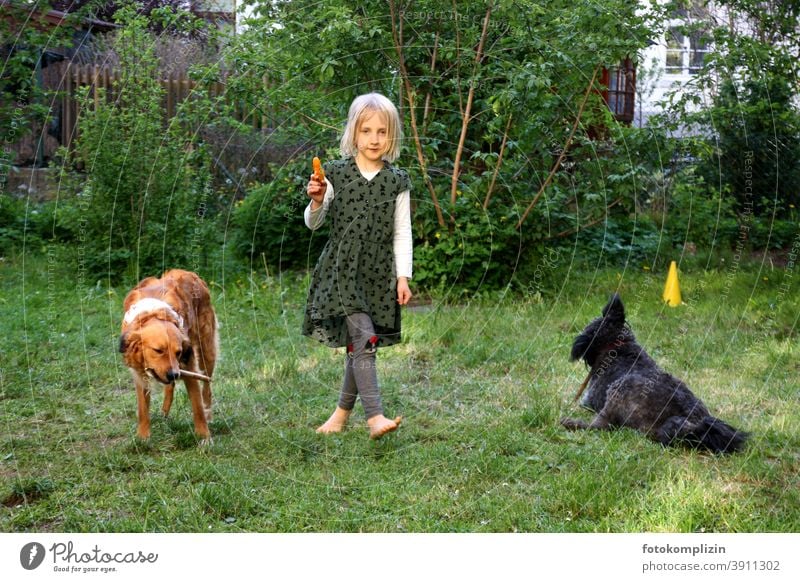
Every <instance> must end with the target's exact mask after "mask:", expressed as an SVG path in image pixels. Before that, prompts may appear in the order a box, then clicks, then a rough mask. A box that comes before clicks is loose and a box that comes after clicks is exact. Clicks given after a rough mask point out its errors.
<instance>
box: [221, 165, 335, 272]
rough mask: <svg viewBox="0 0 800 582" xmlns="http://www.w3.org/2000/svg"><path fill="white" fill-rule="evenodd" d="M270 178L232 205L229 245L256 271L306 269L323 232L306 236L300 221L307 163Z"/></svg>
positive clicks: (318, 248) (319, 247) (282, 169)
mask: <svg viewBox="0 0 800 582" xmlns="http://www.w3.org/2000/svg"><path fill="white" fill-rule="evenodd" d="M273 173H274V179H273V180H272V181H271V182H270V183H268V184H265V185H262V186H259V187H256V188H253V189H252V190H250V192H249V194H248V196H247V197H246V198H245V199H244V200H241V201H239V202H237V204H236V208H235V210H234V213H233V218H232V220H231V226H232V229H231V245H232V246H233V248H234V250H235V252H236V254H237V255H238V256H239V257H241V258H244V259H246V260H248V261H249V263H250V264H251V266H253V267H254V268H255V269H257V270H259V271H261V270H262V267H263V263H262V261H263V262H266V264H267V265H268V266H272V267H273V268H278V269H291V268H294V269H306V268H308V266H309V265H311V266H313V265H314V263H315V262H316V260H317V257H318V256H319V253H320V252H321V251H322V246H323V245H324V244H325V240H326V238H327V232H328V229H327V227H326V226H324V225H323V227H322V228H320V229H319V230H317V231H313V232H312V231H311V230H309V229H308V227H306V225H305V223H304V221H303V210H304V209H305V207H306V206H307V204H308V197H307V196H306V194H305V185H306V183H307V182H308V176H309V175H310V173H311V162H310V161H309V160H308V159H300V158H298V159H297V161H295V162H294V163H291V164H287V165H284V166H282V167H280V168H275V169H274V170H273ZM262 255H263V258H262Z"/></svg>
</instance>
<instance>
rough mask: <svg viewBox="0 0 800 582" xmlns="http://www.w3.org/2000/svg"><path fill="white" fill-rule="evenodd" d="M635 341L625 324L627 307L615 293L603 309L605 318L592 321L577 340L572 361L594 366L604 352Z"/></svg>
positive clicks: (573, 345) (573, 346) (573, 348)
mask: <svg viewBox="0 0 800 582" xmlns="http://www.w3.org/2000/svg"><path fill="white" fill-rule="evenodd" d="M633 339H634V337H633V332H631V330H630V328H629V327H628V326H627V325H626V324H625V306H624V305H623V304H622V299H620V298H619V295H617V294H616V293H614V295H613V296H612V297H611V299H610V300H609V301H608V304H606V306H605V307H604V308H603V316H602V317H598V318H597V319H594V320H592V322H591V323H589V325H587V326H586V328H585V329H584V330H583V331H582V332H581V333H580V335H578V337H576V338H575V341H574V342H573V344H572V354H571V355H570V361H573V362H574V361H575V360H584V361H585V362H586V363H587V364H589V366H594V363H595V362H596V361H597V358H598V357H599V356H601V355H602V354H603V353H604V352H607V351H610V350H612V349H615V348H618V347H620V346H621V345H622V344H624V343H626V342H629V341H633Z"/></svg>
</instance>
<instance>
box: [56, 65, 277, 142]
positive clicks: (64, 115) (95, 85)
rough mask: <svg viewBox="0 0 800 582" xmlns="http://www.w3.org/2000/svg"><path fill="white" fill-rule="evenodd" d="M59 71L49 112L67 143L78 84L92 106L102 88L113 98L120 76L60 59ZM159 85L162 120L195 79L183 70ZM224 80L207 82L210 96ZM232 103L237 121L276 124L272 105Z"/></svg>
mask: <svg viewBox="0 0 800 582" xmlns="http://www.w3.org/2000/svg"><path fill="white" fill-rule="evenodd" d="M62 67H63V74H62V76H61V85H62V86H61V87H57V88H55V89H56V90H58V91H60V92H61V95H62V96H61V99H60V112H56V111H53V112H52V114H53V115H60V124H59V125H60V126H61V140H60V141H61V144H62V145H65V146H67V147H71V146H72V143H73V141H74V140H75V138H76V137H77V135H78V117H79V116H80V103H79V101H78V91H79V89H80V88H81V87H89V94H90V95H91V96H92V99H93V100H94V104H95V106H96V105H97V104H98V102H99V99H100V95H101V93H102V91H98V90H97V89H103V90H104V91H105V94H106V99H107V100H108V101H113V100H114V98H115V96H116V94H117V92H118V87H119V85H120V83H121V82H122V77H121V74H120V71H119V70H111V69H110V68H109V67H101V66H98V65H79V64H73V63H63V64H62ZM262 83H263V86H264V94H265V95H266V94H268V92H269V90H270V87H271V85H270V82H269V80H268V79H267V78H266V77H264V78H263V79H262ZM161 86H162V88H163V89H164V100H163V103H162V109H163V113H164V119H165V121H168V120H169V119H172V118H173V117H174V116H175V115H176V113H177V111H178V106H179V105H180V103H181V102H182V101H183V100H185V99H187V98H189V97H190V96H191V95H192V92H193V91H194V89H195V82H194V81H193V80H192V79H189V78H188V77H187V76H186V75H185V74H184V73H179V74H170V75H168V76H167V77H166V78H163V79H161ZM226 87H227V84H226V83H225V82H224V80H223V81H221V82H220V81H218V82H214V83H211V84H209V86H208V91H209V93H210V96H211V97H214V98H216V97H220V96H225V94H226ZM228 105H230V106H232V108H233V112H234V115H233V117H234V118H235V119H237V120H238V121H239V122H241V123H245V124H247V125H250V126H251V127H253V129H257V130H266V129H269V128H272V127H274V126H275V124H276V114H277V111H276V109H275V108H274V107H271V106H264V105H263V104H258V103H247V102H242V101H238V102H234V103H230V102H228Z"/></svg>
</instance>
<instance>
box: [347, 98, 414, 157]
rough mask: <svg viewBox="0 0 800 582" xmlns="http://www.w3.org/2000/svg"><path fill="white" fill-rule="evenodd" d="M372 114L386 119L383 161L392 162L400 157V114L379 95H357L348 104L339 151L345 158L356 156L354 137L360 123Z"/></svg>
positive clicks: (401, 126) (392, 104) (401, 131)
mask: <svg viewBox="0 0 800 582" xmlns="http://www.w3.org/2000/svg"><path fill="white" fill-rule="evenodd" d="M374 113H382V114H383V115H384V117H385V119H386V141H387V144H388V145H387V148H386V151H385V152H384V154H383V156H382V157H383V159H384V160H386V161H387V162H394V161H395V160H396V159H397V158H399V157H400V141H401V140H402V137H403V125H402V124H401V123H400V114H399V113H398V112H397V107H395V106H394V103H392V102H391V101H390V100H389V99H387V98H386V97H384V96H383V95H381V94H380V93H367V94H366V95H359V96H358V97H356V98H355V99H353V103H352V104H350V111H349V113H348V114H347V125H346V126H345V128H344V133H343V134H342V141H341V143H340V144H339V151H340V152H341V154H342V156H344V157H346V158H354V157H356V155H358V149H357V148H356V135H357V132H358V128H359V126H360V125H361V122H362V121H363V120H364V119H365V118H366V117H369V116H370V115H372V114H374Z"/></svg>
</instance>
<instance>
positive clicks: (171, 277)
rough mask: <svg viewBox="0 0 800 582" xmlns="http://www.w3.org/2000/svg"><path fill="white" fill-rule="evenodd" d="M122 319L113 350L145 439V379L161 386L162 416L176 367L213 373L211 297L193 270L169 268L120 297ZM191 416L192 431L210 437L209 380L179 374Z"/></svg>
mask: <svg viewBox="0 0 800 582" xmlns="http://www.w3.org/2000/svg"><path fill="white" fill-rule="evenodd" d="M124 309H125V317H124V318H123V321H122V336H121V337H120V340H119V351H120V352H121V353H122V354H123V359H124V360H125V364H126V365H127V366H128V367H129V368H130V369H131V372H132V374H133V381H134V383H135V384H136V399H137V403H138V408H137V415H138V419H139V425H138V428H137V430H136V435H137V436H138V437H139V438H141V439H148V438H150V380H151V379H153V380H156V381H158V382H160V383H161V384H163V385H164V404H163V406H162V410H163V412H164V416H166V415H167V414H169V409H170V407H171V406H172V397H173V392H174V390H175V380H177V379H178V378H180V377H181V369H183V370H186V371H189V372H194V373H201V374H203V375H205V376H208V377H209V378H210V377H211V376H212V375H213V374H214V365H215V363H216V360H217V351H218V349H219V338H218V335H217V317H216V315H215V314H214V309H213V308H212V307H211V296H210V294H209V292H208V287H207V286H206V284H205V283H204V282H203V280H202V279H201V278H200V277H198V276H197V275H196V274H194V273H190V272H189V271H181V270H178V269H173V270H171V271H167V272H166V273H164V275H162V277H161V278H160V279H156V278H155V277H148V278H147V279H144V280H143V281H141V282H140V283H139V284H138V285H137V286H136V287H134V288H133V289H132V290H131V292H130V293H128V296H127V297H125V304H124ZM182 379H183V383H184V385H185V386H186V391H187V392H188V393H189V401H190V402H191V405H192V416H193V417H194V430H195V433H196V434H197V436H199V437H200V438H201V439H202V443H201V444H207V443H209V442H210V440H211V434H210V433H209V431H208V421H210V420H211V382H210V381H202V382H203V390H202V392H201V390H200V382H201V381H200V380H197V379H195V378H189V377H186V376H183V378H182Z"/></svg>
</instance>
